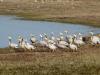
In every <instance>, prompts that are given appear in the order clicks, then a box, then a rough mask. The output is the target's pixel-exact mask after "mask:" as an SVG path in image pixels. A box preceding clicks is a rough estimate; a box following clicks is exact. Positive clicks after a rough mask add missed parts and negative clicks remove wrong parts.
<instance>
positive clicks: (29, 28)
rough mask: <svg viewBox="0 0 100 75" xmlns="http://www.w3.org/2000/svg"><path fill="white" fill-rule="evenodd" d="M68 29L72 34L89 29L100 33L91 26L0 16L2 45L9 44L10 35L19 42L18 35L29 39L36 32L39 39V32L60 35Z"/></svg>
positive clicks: (85, 31) (0, 43) (0, 40)
mask: <svg viewBox="0 0 100 75" xmlns="http://www.w3.org/2000/svg"><path fill="white" fill-rule="evenodd" d="M64 30H68V31H69V33H70V34H74V33H75V34H77V33H78V32H81V33H83V34H88V32H89V31H93V32H94V33H100V28H94V27H90V26H83V25H79V24H77V25H74V24H68V23H56V22H45V21H29V20H20V19H18V18H17V19H16V17H15V16H4V15H1V16H0V47H1V48H3V47H7V46H8V36H12V38H13V40H12V41H13V42H15V43H17V37H18V35H22V36H23V37H24V38H27V39H29V36H30V34H31V33H32V34H34V35H35V36H36V37H37V38H38V39H39V34H41V33H47V34H50V33H51V32H54V33H55V35H58V34H59V32H63V31H64Z"/></svg>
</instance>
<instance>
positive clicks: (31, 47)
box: [25, 40, 36, 50]
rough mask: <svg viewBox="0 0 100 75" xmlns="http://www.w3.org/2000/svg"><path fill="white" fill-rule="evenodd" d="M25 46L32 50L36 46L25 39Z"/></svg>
mask: <svg viewBox="0 0 100 75" xmlns="http://www.w3.org/2000/svg"><path fill="white" fill-rule="evenodd" d="M25 43H26V44H25V47H26V49H28V50H34V49H35V48H36V47H34V46H33V45H31V44H30V43H28V42H27V40H25Z"/></svg>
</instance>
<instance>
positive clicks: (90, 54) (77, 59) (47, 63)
mask: <svg viewBox="0 0 100 75" xmlns="http://www.w3.org/2000/svg"><path fill="white" fill-rule="evenodd" d="M39 49H40V50H42V51H41V52H40V51H39ZM39 49H37V51H36V50H35V52H34V51H31V52H15V50H14V49H12V50H11V49H10V48H4V49H0V74H1V75H99V74H100V59H99V57H100V45H97V46H91V45H86V46H83V47H80V48H79V49H78V51H77V52H70V51H67V50H68V49H66V50H62V49H59V50H57V51H55V52H48V50H49V49H46V50H47V51H43V48H41V47H40V48H39ZM2 50H6V51H7V50H8V51H9V50H10V51H13V52H10V51H9V52H8V53H7V52H6V53H3V54H2V52H1V51H2ZM17 50H18V49H17Z"/></svg>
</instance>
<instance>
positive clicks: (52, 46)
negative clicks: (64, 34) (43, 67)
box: [48, 43, 57, 52]
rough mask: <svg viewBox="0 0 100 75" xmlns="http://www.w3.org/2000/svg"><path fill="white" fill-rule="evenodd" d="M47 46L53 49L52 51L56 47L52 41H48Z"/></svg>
mask: <svg viewBox="0 0 100 75" xmlns="http://www.w3.org/2000/svg"><path fill="white" fill-rule="evenodd" d="M48 47H49V48H50V49H51V50H53V52H54V51H55V50H56V49H57V47H56V45H55V44H53V43H49V44H48Z"/></svg>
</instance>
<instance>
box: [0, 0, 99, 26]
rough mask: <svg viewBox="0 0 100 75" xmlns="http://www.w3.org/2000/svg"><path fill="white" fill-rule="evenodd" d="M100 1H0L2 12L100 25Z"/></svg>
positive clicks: (0, 10) (49, 19)
mask: <svg viewBox="0 0 100 75" xmlns="http://www.w3.org/2000/svg"><path fill="white" fill-rule="evenodd" d="M99 7H100V1H99V0H95V1H94V0H91V1H90V0H79V1H74V2H73V3H72V1H69V2H64V3H56V2H54V3H32V0H30V2H27V0H24V1H22V2H19V1H16V2H14V3H12V2H9V0H8V1H6V2H3V3H0V14H12V15H17V16H21V17H24V18H25V19H31V20H46V21H57V22H69V23H80V24H86V25H92V26H98V27H100V8H99Z"/></svg>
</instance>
